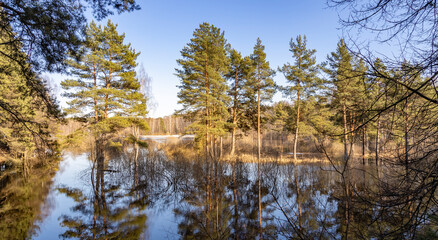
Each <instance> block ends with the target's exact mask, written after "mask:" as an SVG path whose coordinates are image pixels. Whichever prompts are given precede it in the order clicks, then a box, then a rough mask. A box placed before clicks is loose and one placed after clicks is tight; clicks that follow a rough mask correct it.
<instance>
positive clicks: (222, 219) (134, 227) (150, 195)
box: [0, 148, 370, 240]
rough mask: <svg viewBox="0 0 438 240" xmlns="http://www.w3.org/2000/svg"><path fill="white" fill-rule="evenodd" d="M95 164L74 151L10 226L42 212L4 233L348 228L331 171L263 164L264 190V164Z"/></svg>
mask: <svg viewBox="0 0 438 240" xmlns="http://www.w3.org/2000/svg"><path fill="white" fill-rule="evenodd" d="M92 159H93V157H92V156H91V155H90V153H82V154H72V153H68V152H66V153H64V155H63V160H62V161H61V162H60V164H59V170H58V171H57V172H56V175H54V174H55V172H53V174H52V175H46V176H45V179H43V178H36V179H33V180H31V181H32V182H31V183H29V180H27V182H26V183H23V184H21V185H20V184H18V185H20V186H28V187H30V188H32V191H35V192H39V194H38V197H33V198H29V197H26V198H24V199H20V200H19V201H15V200H13V199H11V196H9V197H8V198H5V197H4V198H2V202H0V203H1V204H2V205H1V206H2V212H0V214H2V215H0V216H2V218H5V219H6V216H11V211H13V212H16V211H15V210H14V209H12V210H11V209H9V212H8V211H7V210H8V209H7V208H5V206H6V205H7V204H9V205H14V204H23V205H26V206H27V208H26V209H25V210H23V211H27V212H32V214H31V215H30V216H29V217H28V218H29V219H28V221H27V222H23V223H21V225H16V224H15V225H14V218H13V217H11V218H10V219H9V218H8V219H7V220H8V221H9V224H10V225H8V226H7V227H5V226H3V227H2V228H1V230H2V231H10V232H9V233H5V232H3V233H1V234H3V235H1V236H0V238H2V236H3V237H7V238H4V239H14V238H16V239H23V238H29V239H41V240H46V239H58V238H63V239H290V238H302V239H306V238H307V239H309V238H310V239H313V238H315V239H316V238H317V239H337V238H341V237H342V234H340V233H342V231H343V230H342V229H344V228H345V224H346V222H345V217H344V216H345V207H344V206H345V201H343V198H342V187H341V185H340V184H339V182H340V179H339V175H338V174H337V173H336V172H335V171H333V169H332V168H331V167H330V166H329V165H321V164H312V165H311V164H308V165H297V166H295V165H293V164H277V163H272V162H271V163H263V164H261V167H260V170H261V171H260V176H261V177H260V188H259V178H258V176H259V175H258V167H257V164H256V163H243V162H236V163H234V162H233V163H225V162H217V161H212V160H208V161H207V160H205V158H202V157H197V158H195V159H185V158H184V157H181V156H173V157H172V158H168V157H167V156H166V155H165V154H164V153H163V152H162V151H159V150H154V151H152V150H151V151H149V150H147V149H140V150H139V151H138V152H137V151H135V149H132V148H131V149H127V150H125V151H121V152H120V151H119V152H117V151H114V152H111V151H108V152H105V154H104V158H103V159H101V160H100V161H92ZM53 175H54V176H53ZM355 177H356V178H357V179H360V180H358V181H357V184H356V183H355V187H356V190H357V191H360V189H361V187H360V186H361V184H362V185H363V184H370V183H367V182H369V180H367V179H366V176H365V175H360V174H356V175H355ZM12 182H13V181H12ZM8 184H9V185H11V184H12V183H11V182H10V183H8ZM8 184H5V185H4V186H3V189H2V194H3V195H4V194H5V191H6V193H7V192H8V191H9V192H10V190H8V186H9V185H8ZM16 184H17V183H16ZM33 184H34V185H36V186H33ZM41 185H43V186H45V187H41ZM15 189H19V188H18V187H15ZM17 191H18V192H21V191H22V190H17ZM18 194H19V193H16V194H14V196H16V197H17V198H18ZM259 199H260V204H259ZM11 201H15V202H11ZM27 201H32V204H30V203H29V202H27ZM260 207H261V216H262V217H261V223H260V219H259V211H260ZM5 209H6V210H5ZM364 211H365V210H363V209H360V208H357V212H356V213H354V211H353V213H352V215H355V214H357V215H358V216H361V214H363V213H364ZM18 216H19V214H17V215H16V216H15V217H18ZM365 217H366V216H362V218H365ZM356 219H357V218H356ZM359 225H360V221H359V222H358V223H357V225H355V226H356V227H357V228H360V226H359ZM365 229H366V228H365ZM17 233H20V234H21V235H18V234H17ZM20 236H21V237H20ZM25 236H27V237H25ZM2 239H3V238H2Z"/></svg>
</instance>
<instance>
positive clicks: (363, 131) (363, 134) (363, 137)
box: [362, 119, 365, 165]
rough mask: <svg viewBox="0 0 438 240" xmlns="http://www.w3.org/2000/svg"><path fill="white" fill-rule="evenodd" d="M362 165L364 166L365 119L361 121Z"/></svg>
mask: <svg viewBox="0 0 438 240" xmlns="http://www.w3.org/2000/svg"><path fill="white" fill-rule="evenodd" d="M362 164H364V165H365V119H362Z"/></svg>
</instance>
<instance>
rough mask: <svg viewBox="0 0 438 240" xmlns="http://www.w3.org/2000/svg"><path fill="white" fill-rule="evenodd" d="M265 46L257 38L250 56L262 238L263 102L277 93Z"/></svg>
mask: <svg viewBox="0 0 438 240" xmlns="http://www.w3.org/2000/svg"><path fill="white" fill-rule="evenodd" d="M264 51H265V46H263V45H262V41H261V40H260V38H257V43H256V45H255V46H254V52H253V54H251V56H250V58H251V60H252V63H253V66H254V69H255V71H254V78H253V79H254V81H253V82H252V86H253V87H254V88H255V93H256V94H257V160H258V161H257V172H258V190H259V191H258V192H259V199H258V203H259V214H258V215H259V229H260V232H259V237H260V238H261V229H262V199H261V198H262V196H261V174H260V167H261V166H260V158H261V146H262V139H261V121H260V120H261V109H260V107H261V104H262V102H263V101H266V100H270V99H271V98H272V96H273V95H274V93H275V83H274V80H273V79H272V77H273V75H274V74H275V72H274V71H273V70H272V69H271V68H270V67H269V62H268V61H266V53H265V52H264Z"/></svg>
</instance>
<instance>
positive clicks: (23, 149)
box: [0, 35, 58, 171]
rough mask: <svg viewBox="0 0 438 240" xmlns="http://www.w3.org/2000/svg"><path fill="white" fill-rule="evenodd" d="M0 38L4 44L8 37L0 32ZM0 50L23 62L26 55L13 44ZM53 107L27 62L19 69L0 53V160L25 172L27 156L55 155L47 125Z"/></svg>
mask: <svg viewBox="0 0 438 240" xmlns="http://www.w3.org/2000/svg"><path fill="white" fill-rule="evenodd" d="M0 40H1V42H2V43H7V42H8V41H9V40H11V39H9V38H8V37H7V35H2V36H1V37H0ZM0 51H2V52H5V53H7V54H8V55H14V56H15V57H16V58H20V61H22V62H26V59H27V56H26V55H25V54H24V53H23V52H22V51H21V50H17V48H16V47H11V46H10V45H8V44H0ZM46 103H47V104H46ZM48 106H50V109H48ZM57 109H58V108H57V105H56V102H55V101H54V100H53V99H52V97H51V96H50V94H49V90H48V88H47V87H46V85H45V83H44V81H43V79H42V78H41V77H39V76H38V75H37V74H35V73H34V72H33V71H31V69H30V66H29V65H26V67H25V68H22V67H21V66H20V65H19V64H18V63H17V62H15V61H11V60H10V59H9V58H7V57H6V56H4V55H1V56H0V152H1V153H2V154H0V155H1V156H0V162H1V161H2V160H9V161H13V162H15V163H19V164H22V165H23V168H24V170H25V171H27V168H28V164H29V163H28V160H29V159H32V158H35V157H40V158H43V157H44V155H47V154H50V153H51V154H55V153H56V142H55V141H54V140H53V138H52V136H51V134H53V132H52V131H51V128H50V127H49V124H53V122H52V120H53V119H52V117H53V116H54V115H57V112H56V111H57Z"/></svg>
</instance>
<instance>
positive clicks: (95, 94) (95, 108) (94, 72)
mask: <svg viewBox="0 0 438 240" xmlns="http://www.w3.org/2000/svg"><path fill="white" fill-rule="evenodd" d="M93 77H94V120H95V121H96V123H97V121H98V120H99V118H98V114H97V92H96V91H97V73H96V64H94V65H93Z"/></svg>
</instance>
